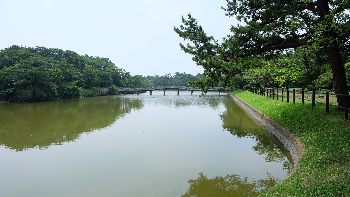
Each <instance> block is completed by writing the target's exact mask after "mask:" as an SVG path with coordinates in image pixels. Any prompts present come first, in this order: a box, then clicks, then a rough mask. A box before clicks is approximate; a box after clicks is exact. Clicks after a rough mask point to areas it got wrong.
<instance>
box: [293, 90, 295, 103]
mask: <svg viewBox="0 0 350 197" xmlns="http://www.w3.org/2000/svg"><path fill="white" fill-rule="evenodd" d="M293 104H295V89H293Z"/></svg>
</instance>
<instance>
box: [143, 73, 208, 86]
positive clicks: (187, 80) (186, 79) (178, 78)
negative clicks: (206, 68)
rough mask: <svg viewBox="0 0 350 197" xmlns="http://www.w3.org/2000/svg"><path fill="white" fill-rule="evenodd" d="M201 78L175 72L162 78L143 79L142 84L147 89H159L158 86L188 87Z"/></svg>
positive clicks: (156, 76)
mask: <svg viewBox="0 0 350 197" xmlns="http://www.w3.org/2000/svg"><path fill="white" fill-rule="evenodd" d="M201 78H203V75H202V74H197V75H191V74H187V73H179V72H175V73H174V74H173V75H172V74H166V75H163V76H159V75H155V76H147V77H144V83H145V86H147V87H159V86H186V87H187V86H190V85H191V83H192V82H194V81H198V80H200V79H201Z"/></svg>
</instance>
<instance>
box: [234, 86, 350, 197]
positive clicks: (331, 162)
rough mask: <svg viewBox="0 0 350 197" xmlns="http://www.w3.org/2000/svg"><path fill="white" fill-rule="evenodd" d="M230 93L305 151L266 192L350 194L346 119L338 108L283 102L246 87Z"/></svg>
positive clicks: (349, 126) (349, 130) (349, 135)
mask: <svg viewBox="0 0 350 197" xmlns="http://www.w3.org/2000/svg"><path fill="white" fill-rule="evenodd" d="M233 94H234V95H235V96H237V97H238V98H240V99H242V100H244V101H246V102H247V103H249V104H251V105H252V106H254V107H255V108H256V109H258V110H260V111H261V112H263V113H264V114H266V115H268V116H269V117H271V118H272V119H274V120H275V121H276V122H278V123H279V124H281V125H282V126H284V127H286V128H289V129H290V130H291V131H292V132H293V133H294V134H296V135H297V136H298V137H299V138H300V139H301V140H302V141H303V143H304V144H305V154H304V156H303V157H302V159H301V161H300V166H299V168H298V169H297V170H296V172H295V173H294V174H293V175H292V176H290V177H289V178H288V179H285V180H284V181H283V182H282V183H280V184H278V185H277V186H275V187H274V188H272V189H271V190H270V191H268V192H267V193H266V194H265V195H267V196H350V123H349V122H347V121H344V115H343V113H342V112H341V111H338V110H336V109H334V108H331V113H330V114H328V115H327V114H326V113H325V106H324V105H318V104H316V108H315V109H312V107H311V104H310V103H306V104H305V105H303V104H301V103H296V104H292V103H286V102H281V100H279V101H277V100H272V99H271V98H267V97H264V96H260V95H257V94H254V93H251V92H248V91H242V90H237V91H234V92H233Z"/></svg>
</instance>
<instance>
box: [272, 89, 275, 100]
mask: <svg viewBox="0 0 350 197" xmlns="http://www.w3.org/2000/svg"><path fill="white" fill-rule="evenodd" d="M272 100H275V88H272Z"/></svg>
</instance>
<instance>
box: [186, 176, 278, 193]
mask: <svg viewBox="0 0 350 197" xmlns="http://www.w3.org/2000/svg"><path fill="white" fill-rule="evenodd" d="M188 183H189V184H190V188H189V189H188V191H187V192H186V193H185V194H183V195H182V197H212V196H215V197H234V196H240V197H245V196H259V194H261V193H263V192H265V191H266V190H268V189H269V188H271V187H273V186H274V185H275V184H276V183H277V180H276V179H274V178H272V177H271V176H268V177H267V178H266V179H261V180H258V181H253V182H249V181H248V178H247V177H244V178H241V177H240V176H239V175H227V176H225V177H215V178H212V179H208V178H207V177H206V176H205V175H204V174H203V173H200V174H199V177H198V178H197V179H196V180H189V181H188Z"/></svg>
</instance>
